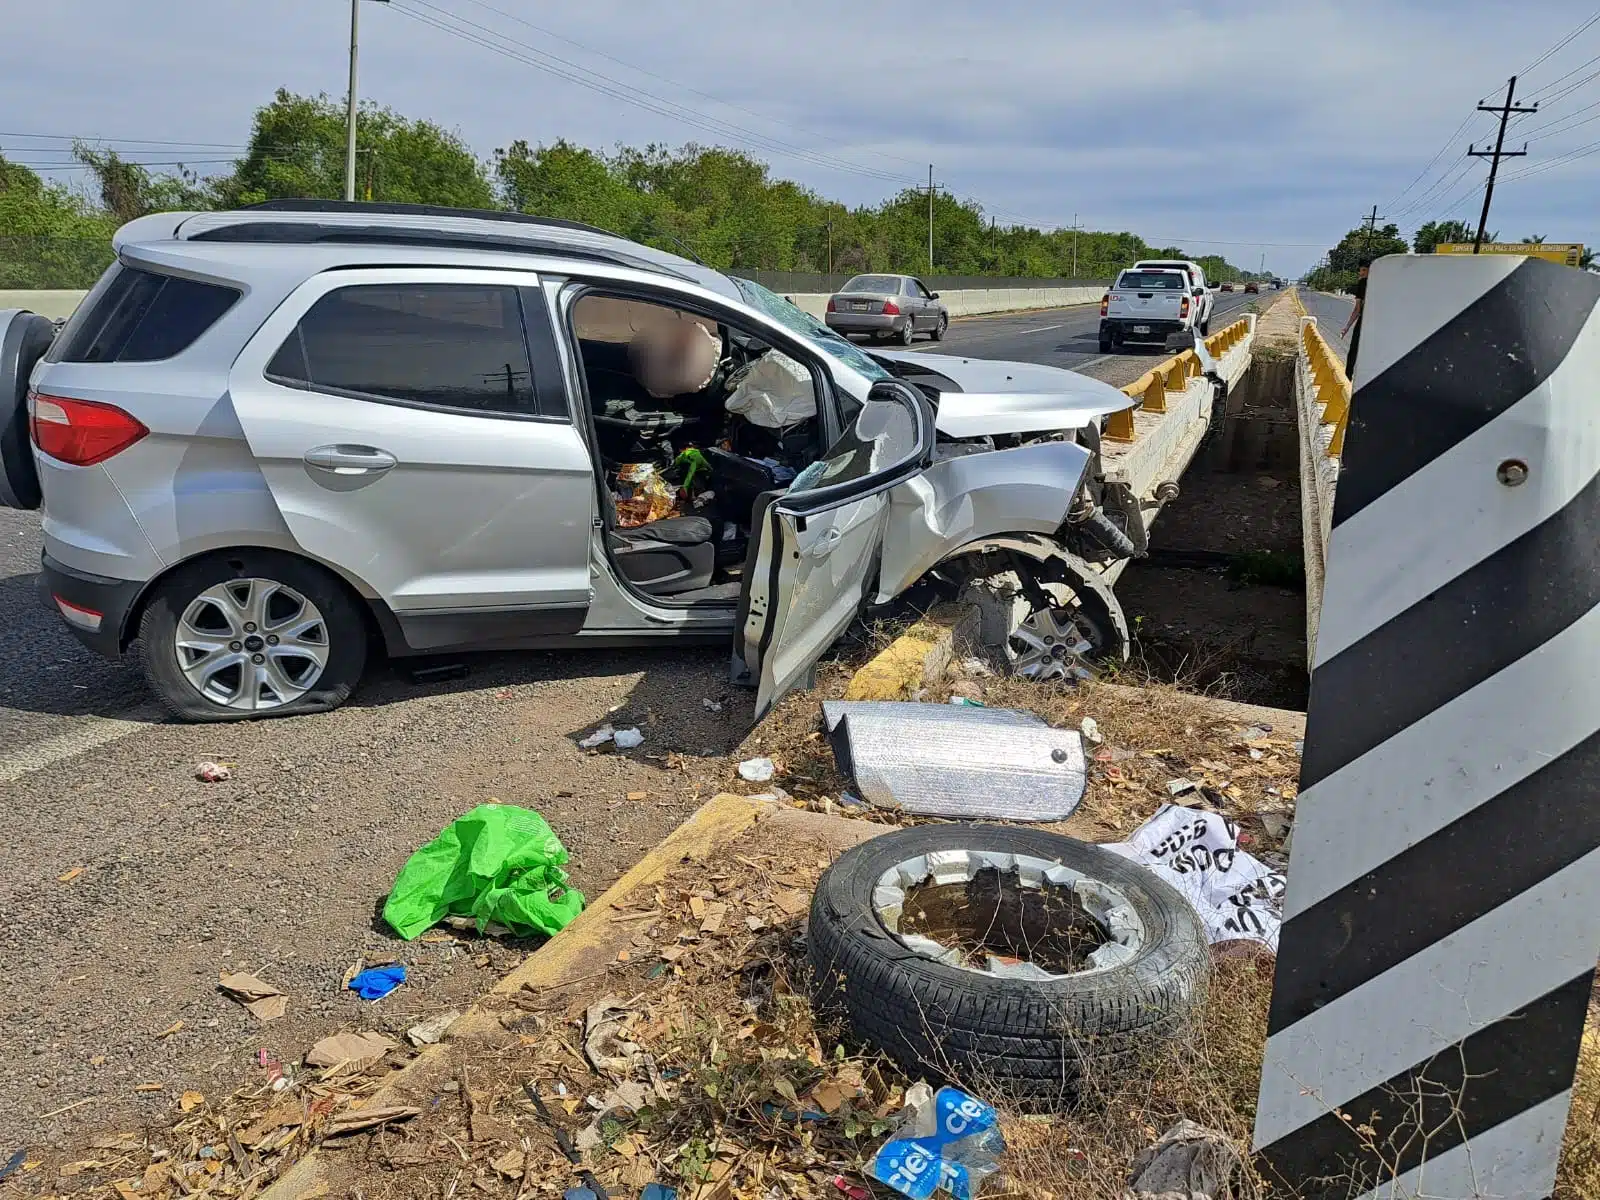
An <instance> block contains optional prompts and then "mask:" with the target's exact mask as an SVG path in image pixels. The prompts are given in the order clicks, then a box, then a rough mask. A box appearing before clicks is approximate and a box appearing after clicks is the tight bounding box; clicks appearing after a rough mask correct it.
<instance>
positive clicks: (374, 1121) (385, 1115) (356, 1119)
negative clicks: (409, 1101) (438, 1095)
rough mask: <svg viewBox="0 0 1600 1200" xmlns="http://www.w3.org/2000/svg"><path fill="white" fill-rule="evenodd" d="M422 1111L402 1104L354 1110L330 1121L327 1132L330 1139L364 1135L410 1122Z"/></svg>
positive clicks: (346, 1111) (348, 1110)
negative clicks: (374, 1130)
mask: <svg viewBox="0 0 1600 1200" xmlns="http://www.w3.org/2000/svg"><path fill="white" fill-rule="evenodd" d="M420 1111H421V1110H420V1109H416V1108H409V1107H407V1106H405V1105H401V1104H391V1105H386V1106H383V1107H380V1108H352V1109H346V1110H345V1111H344V1112H342V1113H340V1114H338V1115H337V1116H335V1117H331V1118H329V1120H328V1124H327V1126H326V1129H325V1132H326V1134H327V1136H329V1137H340V1136H343V1135H345V1134H350V1133H363V1132H365V1131H367V1130H371V1129H379V1128H382V1127H383V1126H385V1125H393V1124H394V1123H395V1122H397V1121H409V1120H410V1119H411V1118H412V1117H414V1116H416V1115H417V1113H418V1112H420Z"/></svg>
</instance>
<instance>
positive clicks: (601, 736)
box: [578, 723, 617, 750]
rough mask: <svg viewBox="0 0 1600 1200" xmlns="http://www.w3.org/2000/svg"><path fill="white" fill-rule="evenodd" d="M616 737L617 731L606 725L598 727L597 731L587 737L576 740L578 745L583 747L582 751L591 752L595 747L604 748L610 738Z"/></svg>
mask: <svg viewBox="0 0 1600 1200" xmlns="http://www.w3.org/2000/svg"><path fill="white" fill-rule="evenodd" d="M616 736H617V731H616V730H615V729H613V728H611V726H610V724H609V723H608V724H605V725H602V726H600V728H599V729H596V730H595V731H594V732H593V733H591V734H590V735H589V736H588V737H586V738H579V739H578V745H579V746H581V747H583V749H585V750H593V749H595V748H596V747H599V746H604V745H605V744H606V743H607V742H609V741H610V740H611V739H612V738H614V737H616Z"/></svg>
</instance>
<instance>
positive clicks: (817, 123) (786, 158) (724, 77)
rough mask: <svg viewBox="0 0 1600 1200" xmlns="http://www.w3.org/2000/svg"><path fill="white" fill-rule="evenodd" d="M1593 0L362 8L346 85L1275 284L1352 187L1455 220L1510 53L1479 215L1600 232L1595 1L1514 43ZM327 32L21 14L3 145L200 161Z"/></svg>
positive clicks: (485, 120) (140, 9) (319, 21)
mask: <svg viewBox="0 0 1600 1200" xmlns="http://www.w3.org/2000/svg"><path fill="white" fill-rule="evenodd" d="M1597 4H1600V0H1525V2H1523V3H1520V4H1516V5H1511V4H1505V3H1503V2H1491V0H1452V2H1450V3H1444V2H1442V0H1388V2H1378V3H1369V2H1368V0H1345V2H1341V3H1322V2H1321V0H1283V2H1281V3H1279V4H1277V5H1261V4H1259V3H1246V2H1244V0H1212V2H1211V3H1207V4H1204V5H1191V4H1186V3H1182V2H1177V3H1164V4H1161V5H1158V6H1147V5H1127V4H1106V3H1096V4H1082V3H1060V2H1059V0H1058V2H1056V3H1045V2H1043V0H1037V2H1028V3H1024V2H1022V0H987V2H986V3H983V4H974V3H972V2H971V0H960V2H957V0H915V3H910V2H906V0H875V2H874V3H871V4H861V3H857V2H850V0H812V2H810V3H803V4H802V3H795V2H791V0H764V2H752V0H694V3H693V4H681V5H680V4H674V5H667V4H661V3H659V2H655V3H646V2H645V0H584V3H581V4H533V3H529V2H528V0H388V2H383V0H361V13H360V30H361V36H360V46H361V51H360V83H359V87H358V91H359V94H360V95H361V96H362V97H363V98H371V99H375V100H377V101H379V102H381V103H383V104H387V105H390V106H392V107H394V108H395V109H397V110H399V111H400V112H402V113H404V114H405V115H407V116H412V117H427V118H429V119H431V120H434V121H437V122H439V123H440V124H442V125H444V126H446V127H448V128H451V129H453V130H455V131H456V132H458V133H459V134H460V135H461V136H462V137H463V138H464V139H465V140H466V142H467V143H468V144H469V145H470V146H471V147H472V148H473V149H474V150H475V151H476V152H477V153H478V154H479V155H481V156H483V157H485V158H487V157H489V156H490V155H491V154H492V152H493V150H494V149H495V148H496V147H499V146H504V145H506V144H508V143H509V142H510V141H512V140H513V139H515V138H519V137H520V138H525V139H527V140H528V141H529V142H531V143H535V144H537V143H539V142H549V141H554V140H556V139H557V138H566V139H567V140H569V141H573V142H577V143H580V144H584V145H588V146H591V147H594V148H596V149H609V148H611V147H614V146H615V145H617V144H619V143H626V144H631V145H642V144H645V143H649V142H658V143H668V144H672V145H678V144H681V143H683V142H688V141H695V142H699V143H701V144H718V145H729V146H736V147H739V148H742V149H745V150H747V151H749V152H751V153H753V154H756V155H758V156H759V157H761V158H764V159H766V160H767V161H768V162H769V163H770V164H771V166H772V169H773V173H774V174H775V175H777V176H779V177H784V178H790V179H795V180H797V181H799V182H800V183H802V184H804V185H805V186H807V187H809V188H811V189H813V190H815V191H816V192H818V193H819V194H821V195H824V196H828V197H831V198H834V199H838V200H841V201H844V202H846V203H848V204H852V205H854V204H861V203H873V202H876V201H878V200H880V199H882V198H884V197H885V196H887V195H891V194H893V193H894V192H896V191H897V190H899V189H900V188H901V187H905V186H916V185H918V184H923V183H925V182H926V179H927V171H928V164H930V163H931V164H933V167H934V178H935V181H936V182H937V183H939V184H940V185H942V186H944V187H947V188H948V189H950V191H951V192H953V193H954V194H956V195H958V196H962V197H967V198H971V199H974V200H976V201H978V202H979V203H980V204H982V205H983V207H984V209H985V211H986V212H988V213H991V214H993V215H994V216H995V217H996V218H997V219H998V221H999V222H1000V223H1001V224H1009V223H1020V222H1026V223H1029V224H1035V225H1041V226H1046V227H1049V226H1066V225H1069V224H1071V223H1072V222H1073V221H1074V220H1077V221H1080V222H1082V224H1083V225H1084V226H1085V227H1086V228H1090V229H1101V230H1121V229H1127V230H1131V231H1133V232H1136V233H1138V234H1140V235H1142V236H1144V237H1145V238H1146V239H1147V240H1148V241H1150V242H1152V243H1155V244H1158V245H1159V244H1180V245H1182V246H1184V247H1185V248H1186V249H1188V250H1189V251H1190V252H1191V253H1197V254H1206V253H1218V254H1225V255H1226V256H1227V257H1228V258H1229V259H1230V260H1232V261H1233V262H1234V263H1236V264H1238V265H1240V266H1245V267H1256V266H1259V265H1260V264H1261V261H1262V257H1263V256H1265V264H1266V266H1267V267H1268V268H1269V269H1271V270H1273V271H1275V272H1277V273H1279V274H1284V275H1298V274H1299V273H1301V272H1302V271H1304V270H1305V269H1307V268H1308V267H1309V266H1311V265H1312V264H1313V263H1314V262H1315V261H1316V260H1317V259H1318V258H1319V257H1320V256H1321V254H1322V253H1324V252H1325V250H1326V249H1327V247H1329V246H1331V245H1332V244H1333V243H1334V242H1336V241H1337V240H1338V239H1339V237H1340V236H1342V235H1343V233H1344V232H1345V231H1347V230H1348V229H1350V228H1352V227H1353V226H1354V225H1355V224H1356V223H1357V222H1358V221H1359V219H1360V218H1361V217H1363V216H1364V215H1365V214H1366V213H1368V212H1370V211H1371V210H1372V207H1373V206H1374V205H1376V206H1377V209H1378V215H1379V217H1380V218H1387V219H1388V220H1392V221H1394V222H1395V223H1397V224H1399V225H1400V226H1401V229H1402V232H1403V233H1404V234H1405V235H1406V236H1407V237H1408V238H1409V236H1410V234H1411V233H1412V231H1413V230H1414V229H1415V228H1416V226H1417V225H1419V224H1421V223H1422V222H1423V221H1425V220H1428V219H1431V218H1436V217H1446V216H1456V217H1460V218H1463V219H1466V220H1468V221H1469V222H1470V223H1473V224H1475V223H1476V220H1477V215H1478V207H1479V205H1481V203H1482V194H1483V193H1482V181H1483V179H1484V177H1485V176H1486V174H1487V164H1486V163H1485V162H1483V161H1481V160H1474V159H1469V158H1467V157H1465V152H1466V150H1467V149H1468V145H1469V143H1470V142H1473V141H1475V142H1476V144H1477V145H1478V146H1479V148H1482V147H1483V146H1484V145H1485V144H1486V143H1489V144H1492V139H1493V132H1494V128H1495V123H1496V119H1495V118H1494V117H1492V116H1490V115H1487V114H1481V113H1477V112H1475V111H1474V109H1475V106H1476V105H1477V104H1478V103H1479V102H1480V101H1487V102H1489V103H1497V102H1498V101H1499V100H1500V98H1501V97H1502V96H1503V95H1504V93H1505V86H1506V80H1507V78H1508V77H1509V76H1510V75H1511V74H1512V73H1513V72H1519V73H1521V75H1522V78H1521V80H1520V81H1519V83H1518V88H1517V95H1518V99H1519V101H1520V100H1521V99H1522V98H1523V97H1526V96H1533V97H1537V98H1540V99H1541V101H1542V103H1541V111H1540V112H1539V113H1538V114H1535V115H1532V116H1525V117H1519V118H1517V119H1516V120H1515V121H1514V122H1513V124H1512V127H1511V132H1510V134H1509V135H1508V137H1507V148H1508V149H1511V148H1516V149H1519V150H1520V149H1521V148H1522V143H1523V140H1524V138H1525V137H1527V138H1528V140H1529V141H1530V145H1529V154H1528V157H1527V158H1525V159H1513V160H1510V161H1508V162H1507V163H1506V164H1505V165H1504V166H1503V167H1502V178H1503V180H1504V182H1502V183H1501V184H1500V185H1498V186H1497V188H1496V191H1495V198H1494V209H1493V212H1492V214H1491V217H1490V221H1489V228H1490V230H1491V231H1495V230H1498V231H1499V233H1500V234H1501V236H1502V239H1503V240H1519V239H1521V238H1522V237H1524V236H1526V235H1529V234H1534V233H1542V234H1544V235H1545V236H1546V237H1547V239H1548V240H1550V241H1552V242H1565V241H1581V242H1585V243H1587V244H1589V245H1596V244H1600V202H1597V200H1600V153H1597V151H1600V20H1597V21H1596V22H1595V23H1594V24H1592V25H1589V26H1588V28H1586V29H1583V30H1582V31H1581V32H1578V33H1577V35H1576V36H1575V37H1573V38H1572V39H1571V40H1570V41H1569V42H1567V43H1566V44H1565V45H1562V46H1560V47H1559V48H1558V49H1556V51H1555V53H1554V54H1552V55H1550V56H1549V57H1548V58H1545V59H1544V61H1542V62H1540V61H1537V60H1539V59H1540V58H1541V56H1543V55H1545V54H1546V52H1547V51H1550V50H1551V49H1552V48H1555V47H1557V46H1558V44H1559V43H1561V42H1562V39H1564V38H1566V37H1567V35H1569V34H1572V33H1574V31H1577V30H1579V29H1580V27H1581V26H1582V25H1583V24H1584V23H1585V22H1587V21H1589V20H1590V18H1593V17H1600V12H1597V11H1596V5H1597ZM349 21H350V5H349V3H348V2H347V0H254V2H253V3H243V2H241V0H162V3H160V4H159V5H151V4H135V3H132V2H131V0H51V3H48V4H40V5H33V6H30V7H29V8H28V13H27V16H26V17H24V18H22V19H21V20H18V19H17V18H16V17H13V18H11V19H10V20H8V22H7V34H6V37H5V38H3V39H0V152H3V153H5V154H6V155H7V156H8V157H10V158H13V159H15V160H18V161H22V162H27V163H29V164H31V165H34V166H36V167H37V168H39V169H41V170H47V171H50V173H52V174H53V175H54V177H55V178H58V179H62V180H77V181H80V182H81V181H82V179H83V173H82V172H81V171H72V170H70V169H68V170H62V169H60V168H61V165H62V164H65V163H67V162H68V161H69V155H68V154H67V153H66V150H67V147H68V145H69V143H68V141H67V140H66V139H68V138H70V137H74V136H77V137H88V138H91V139H97V140H100V141H102V142H104V143H105V144H107V145H111V146H115V147H117V148H118V149H119V150H121V151H123V152H124V153H125V154H128V155H130V156H132V157H135V158H137V159H141V160H143V161H147V162H151V163H170V162H173V161H176V160H182V161H184V162H186V163H189V164H190V165H191V166H193V167H194V168H195V169H198V170H200V171H201V172H202V173H208V172H213V171H220V170H224V169H226V160H227V159H228V158H229V157H231V156H232V155H234V154H236V153H238V152H239V150H241V149H242V143H243V142H244V141H245V139H246V138H247V137H248V132H249V124H250V118H251V115H252V113H253V112H254V111H255V109H256V108H257V107H259V106H260V105H262V104H265V103H267V102H268V101H269V100H270V99H271V97H272V94H273V92H274V90H275V89H277V88H279V87H284V88H288V89H289V90H291V91H295V92H300V93H313V94H314V93H317V92H326V93H328V94H329V95H331V96H334V97H337V98H341V99H342V98H343V96H344V94H345V88H346V74H347V70H348V52H349ZM440 26H444V27H445V28H440ZM452 30H453V32H452ZM485 42H487V43H490V45H484V44H483V43H485ZM491 47H492V48H491ZM533 64H539V65H533ZM1529 68H1531V69H1529ZM1591 76H1592V78H1591ZM576 80H586V81H587V82H588V83H589V84H590V85H594V86H585V85H584V84H583V83H580V82H577V81H576ZM1453 135H1454V136H1453ZM1529 135H1532V136H1529ZM1452 139H1453V140H1452ZM1569 154H1570V155H1573V156H1574V157H1572V158H1570V160H1566V161H1563V157H1564V156H1566V155H1569ZM1436 156H1437V157H1436ZM1525 171H1527V172H1531V174H1529V175H1528V176H1527V177H1526V178H1524V179H1517V178H1516V176H1517V175H1518V174H1520V173H1522V172H1525ZM1380 223H1385V222H1383V221H1380ZM3 232H4V231H0V233H3Z"/></svg>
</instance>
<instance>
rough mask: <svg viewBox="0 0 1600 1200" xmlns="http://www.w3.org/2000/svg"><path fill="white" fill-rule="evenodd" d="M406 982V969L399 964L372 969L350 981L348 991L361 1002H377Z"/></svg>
mask: <svg viewBox="0 0 1600 1200" xmlns="http://www.w3.org/2000/svg"><path fill="white" fill-rule="evenodd" d="M405 981H406V969H405V968H404V967H403V966H401V965H400V964H399V963H390V964H389V965H388V966H386V967H372V968H370V969H369V970H366V971H363V972H361V974H359V975H357V976H356V977H355V978H354V979H352V980H351V981H350V990H351V991H352V992H355V993H356V994H357V995H358V996H360V997H361V998H362V999H363V1000H377V999H380V998H381V997H384V996H387V995H388V994H389V993H390V992H392V991H394V990H395V988H397V987H399V986H400V985H401V984H402V983H404V982H405Z"/></svg>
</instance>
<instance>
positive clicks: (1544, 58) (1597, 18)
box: [1517, 12, 1600, 78]
mask: <svg viewBox="0 0 1600 1200" xmlns="http://www.w3.org/2000/svg"><path fill="white" fill-rule="evenodd" d="M1597 23H1600V12H1597V13H1595V14H1594V16H1592V17H1590V18H1589V19H1588V20H1587V21H1585V22H1584V23H1583V24H1581V25H1579V26H1578V27H1577V28H1576V29H1574V30H1573V31H1572V32H1571V33H1569V34H1567V36H1566V37H1564V38H1562V39H1561V40H1560V41H1558V42H1557V43H1556V44H1555V45H1554V46H1551V47H1550V49H1548V50H1546V51H1545V52H1544V53H1543V54H1541V55H1540V56H1539V57H1538V58H1536V59H1534V60H1533V61H1532V62H1531V63H1529V64H1528V65H1527V66H1525V67H1523V68H1522V70H1520V71H1518V72H1517V74H1518V75H1522V76H1526V75H1527V74H1528V73H1529V72H1531V71H1532V70H1533V69H1534V68H1535V67H1539V66H1542V65H1543V64H1544V63H1546V62H1548V61H1549V60H1550V59H1551V58H1552V57H1553V56H1554V55H1555V54H1556V53H1558V52H1559V51H1561V50H1563V49H1564V48H1566V47H1567V46H1568V45H1570V44H1571V43H1572V40H1573V39H1574V38H1576V37H1577V36H1578V35H1579V34H1581V33H1583V31H1584V30H1586V29H1589V28H1590V27H1592V26H1593V25H1595V24H1597ZM1563 78H1565V76H1563Z"/></svg>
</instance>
